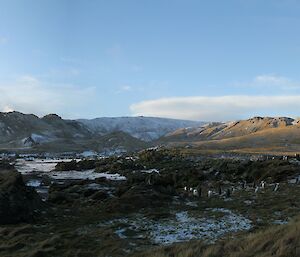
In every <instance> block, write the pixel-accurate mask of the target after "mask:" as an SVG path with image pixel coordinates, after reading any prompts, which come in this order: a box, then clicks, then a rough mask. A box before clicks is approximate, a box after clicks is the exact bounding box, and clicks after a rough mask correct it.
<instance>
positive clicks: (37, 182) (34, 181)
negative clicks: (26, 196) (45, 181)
mask: <svg viewBox="0 0 300 257" xmlns="http://www.w3.org/2000/svg"><path fill="white" fill-rule="evenodd" d="M41 184H42V181H41V180H38V179H31V180H29V181H28V182H27V183H26V186H30V187H40V186H41Z"/></svg>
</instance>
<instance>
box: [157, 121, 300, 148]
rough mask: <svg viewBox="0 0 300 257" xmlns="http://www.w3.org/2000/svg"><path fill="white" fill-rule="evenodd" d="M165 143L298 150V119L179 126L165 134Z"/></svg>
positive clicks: (299, 143)
mask: <svg viewBox="0 0 300 257" xmlns="http://www.w3.org/2000/svg"><path fill="white" fill-rule="evenodd" d="M162 141H164V142H165V143H179V144H184V145H185V144H193V145H194V146H196V147H197V148H200V149H202V150H232V151H241V150H242V151H246V152H247V151H248V150H250V151H251V149H252V150H253V149H256V150H258V149H259V151H262V152H264V151H267V152H269V151H279V152H286V151H288V152H289V151H294V152H298V151H299V150H300V122H299V120H297V119H292V118H288V117H277V118H272V117H254V118H251V119H248V120H240V121H234V122H229V123H212V124H208V125H206V126H203V127H199V128H189V129H180V130H177V131H174V132H172V133H169V134H168V135H166V136H165V137H164V138H163V139H162Z"/></svg>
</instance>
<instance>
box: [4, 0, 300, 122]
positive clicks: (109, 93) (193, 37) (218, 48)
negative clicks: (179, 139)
mask: <svg viewBox="0 0 300 257" xmlns="http://www.w3.org/2000/svg"><path fill="white" fill-rule="evenodd" d="M299 68H300V1H297V0H285V1H282V0H265V1H261V0H227V1H222V0H219V1H216V0H210V1H208V0H207V1H201V0H151V1H147V0H119V1H117V0H109V1H101V0H98V1H96V0H89V1H84V0H73V1H70V0H68V1H67V0H0V111H1V110H2V111H9V110H18V111H22V112H26V113H36V114H38V115H44V114H46V113H53V112H55V113H58V114H60V115H62V116H64V117H66V118H79V117H87V118H93V117H100V116H126V115H129V116H131V115H148V116H164V117H172V118H184V119H196V120H230V119H240V118H248V117H250V116H254V115H270V116H279V115H288V116H298V115H299V114H298V113H299V111H298V110H299V109H300V73H299Z"/></svg>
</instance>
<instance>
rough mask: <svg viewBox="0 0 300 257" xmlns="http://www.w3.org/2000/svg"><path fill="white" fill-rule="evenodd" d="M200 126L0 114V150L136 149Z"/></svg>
mask: <svg viewBox="0 0 300 257" xmlns="http://www.w3.org/2000/svg"><path fill="white" fill-rule="evenodd" d="M201 124H203V123H201V122H193V121H183V120H172V119H163V118H148V117H120V118H98V119H94V120H65V119H62V118H61V117H59V116H58V115H56V114H49V115H46V116H44V117H42V118H39V117H37V116H35V115H33V114H23V113H20V112H9V113H0V149H2V150H20V149H21V150H29V151H33V150H36V151H54V152H62V151H85V150H95V151H98V152H101V151H110V150H116V149H117V150H118V151H123V150H125V151H126V150H138V149H142V148H145V147H148V146H150V145H151V144H149V143H148V142H150V141H152V140H154V139H157V138H159V137H161V136H164V135H165V134H167V133H169V132H171V131H174V130H176V129H178V128H181V127H195V126H199V125H201Z"/></svg>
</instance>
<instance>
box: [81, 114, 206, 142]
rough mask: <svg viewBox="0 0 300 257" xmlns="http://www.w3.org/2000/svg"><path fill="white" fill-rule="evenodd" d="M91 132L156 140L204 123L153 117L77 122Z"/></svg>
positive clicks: (98, 119) (82, 120) (97, 119)
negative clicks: (116, 132) (125, 134)
mask: <svg viewBox="0 0 300 257" xmlns="http://www.w3.org/2000/svg"><path fill="white" fill-rule="evenodd" d="M78 121H79V122H81V123H82V124H84V125H85V126H86V127H87V128H88V129H90V131H91V132H93V133H96V134H99V135H104V134H107V133H111V132H115V131H122V132H125V133H128V134H130V135H131V136H133V137H135V138H138V139H141V140H143V141H148V142H149V141H153V140H156V139H158V138H160V137H162V136H164V135H166V134H168V133H170V132H172V131H175V130H177V129H179V128H186V127H193V128H194V127H199V126H202V125H204V122H198V121H187V120H176V119H167V118H154V117H117V118H96V119H91V120H87V119H81V120H78Z"/></svg>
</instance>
